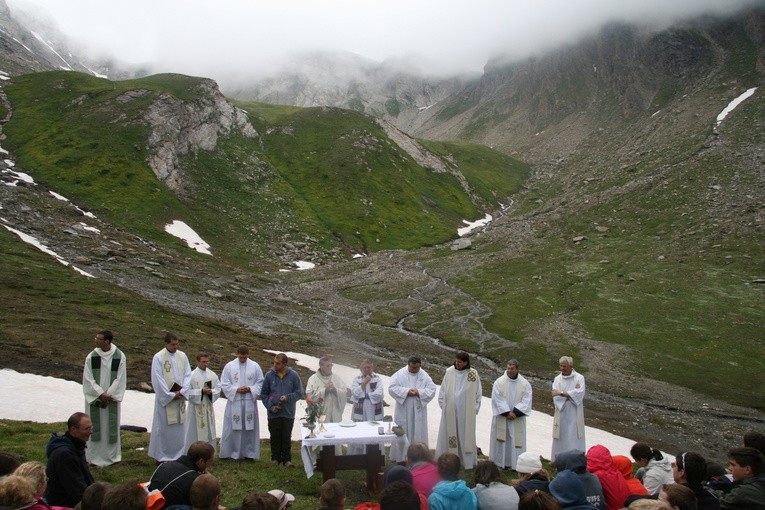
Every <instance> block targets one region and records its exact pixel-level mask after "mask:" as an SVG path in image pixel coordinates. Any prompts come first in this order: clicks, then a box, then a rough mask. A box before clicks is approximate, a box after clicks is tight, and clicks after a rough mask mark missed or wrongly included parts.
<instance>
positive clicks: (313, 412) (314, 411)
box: [304, 396, 324, 423]
mask: <svg viewBox="0 0 765 510" xmlns="http://www.w3.org/2000/svg"><path fill="white" fill-rule="evenodd" d="M305 403H306V404H307V405H306V407H305V418H304V420H305V422H306V423H316V422H318V421H319V416H322V415H323V414H324V399H323V398H317V399H316V400H314V399H312V398H311V397H310V396H308V397H306V398H305Z"/></svg>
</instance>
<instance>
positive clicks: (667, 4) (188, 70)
mask: <svg viewBox="0 0 765 510" xmlns="http://www.w3.org/2000/svg"><path fill="white" fill-rule="evenodd" d="M7 3H8V5H9V7H10V9H11V11H12V13H13V12H14V11H16V10H26V11H29V12H32V13H34V14H35V16H37V17H39V18H42V19H45V20H47V21H49V22H50V23H51V24H52V25H54V26H55V27H56V28H57V29H58V30H60V31H61V32H63V33H64V34H66V35H67V36H68V37H70V38H71V39H72V40H73V42H74V43H75V44H77V45H78V46H80V47H82V48H86V49H87V51H88V52H89V53H90V55H93V56H94V55H99V56H114V57H116V58H118V59H119V60H121V61H125V62H130V63H136V64H150V67H151V68H152V69H153V70H155V71H163V72H180V73H185V74H191V75H197V76H209V77H213V78H216V79H227V80H228V79H236V78H249V77H258V76H264V75H268V74H270V73H272V72H274V71H275V70H278V69H279V68H281V67H282V66H283V65H284V63H285V62H286V61H287V60H288V59H290V58H291V56H292V55H294V54H295V53H305V52H315V51H328V52H339V51H347V52H353V53H356V54H357V55H360V56H361V57H364V58H367V59H370V60H372V61H378V62H379V61H383V60H386V59H396V60H403V61H409V62H411V61H417V62H418V63H419V64H420V65H421V66H422V67H423V70H424V71H426V72H430V73H438V74H447V73H449V74H450V73H462V72H468V73H473V72H480V71H481V69H482V68H483V66H484V64H485V63H486V61H487V60H488V59H490V58H492V57H493V56H496V55H510V56H511V57H517V58H523V57H525V56H527V55H529V54H531V53H534V52H539V51H544V50H546V49H550V48H552V47H555V46H557V45H560V44H564V43H568V42H573V41H575V40H576V39H578V38H580V37H582V36H583V35H585V34H587V33H591V32H593V31H595V30H597V29H598V28H599V27H600V26H602V25H603V24H604V23H607V22H611V21H621V22H635V23H641V24H647V25H649V26H656V27H657V28H660V27H662V26H666V25H668V24H670V23H672V22H674V21H676V20H678V19H683V18H688V17H692V16H697V15H701V14H727V13H731V12H734V11H737V10H740V9H742V8H745V7H747V6H752V5H760V6H762V5H765V3H764V2H763V1H762V0H726V1H725V2H720V1H719V0H672V1H667V0H625V1H619V2H614V1H613V0H581V1H578V2H571V1H567V0H540V1H537V2H519V1H517V0H478V1H473V2H464V1H462V0H438V1H436V0H418V1H416V2H411V1H408V0H407V1H404V0H386V1H380V0H362V1H359V0H323V1H319V0H278V1H276V0H259V1H252V0H227V1H221V2H210V1H208V0H204V1H203V0H163V1H161V2H154V1H152V2H150V1H148V0H134V1H132V2H104V1H103V0H7Z"/></svg>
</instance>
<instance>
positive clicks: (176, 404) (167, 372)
mask: <svg viewBox="0 0 765 510" xmlns="http://www.w3.org/2000/svg"><path fill="white" fill-rule="evenodd" d="M175 352H178V351H175ZM175 363H176V365H177V366H178V373H179V374H180V376H181V382H183V376H184V374H185V373H186V362H185V361H184V360H183V358H182V357H181V356H175ZM162 370H163V375H164V377H165V384H167V388H168V389H170V388H172V387H173V385H174V384H175V376H174V374H173V363H172V362H171V361H170V353H169V352H168V351H167V348H165V349H162ZM165 414H166V415H167V424H168V425H175V424H176V423H185V422H186V401H185V400H183V399H178V400H172V401H170V403H169V404H167V405H166V406H165Z"/></svg>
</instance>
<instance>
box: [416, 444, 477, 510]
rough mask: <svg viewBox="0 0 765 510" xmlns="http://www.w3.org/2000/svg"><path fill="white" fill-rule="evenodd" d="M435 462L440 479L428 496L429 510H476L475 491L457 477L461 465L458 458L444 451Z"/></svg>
mask: <svg viewBox="0 0 765 510" xmlns="http://www.w3.org/2000/svg"><path fill="white" fill-rule="evenodd" d="M437 463H438V473H439V474H440V475H441V481H440V482H438V483H437V484H436V485H435V487H433V492H431V493H430V496H428V505H429V506H430V508H431V510H478V498H477V497H476V495H475V493H474V492H473V491H472V490H470V488H469V487H468V486H467V484H466V483H465V481H464V480H459V479H458V476H459V472H460V468H461V467H462V465H461V461H460V458H459V457H458V456H457V455H456V454H454V453H444V454H443V455H441V456H440V457H439V458H438V462H437Z"/></svg>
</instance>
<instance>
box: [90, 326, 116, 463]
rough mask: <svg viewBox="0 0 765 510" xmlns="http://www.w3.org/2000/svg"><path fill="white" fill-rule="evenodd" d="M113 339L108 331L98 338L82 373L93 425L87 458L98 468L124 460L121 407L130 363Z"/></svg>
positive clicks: (98, 335)
mask: <svg viewBox="0 0 765 510" xmlns="http://www.w3.org/2000/svg"><path fill="white" fill-rule="evenodd" d="M113 338H114V335H113V334H112V332H111V331H108V330H104V331H101V332H100V333H98V334H97V335H96V338H95V342H96V348H95V349H93V351H92V352H91V353H90V354H89V355H88V357H87V358H85V368H84V369H83V371H82V391H83V393H84V395H85V412H86V413H87V414H88V416H90V419H91V421H92V422H93V434H92V435H91V436H90V439H89V440H88V446H87V448H86V449H85V458H86V459H87V461H88V463H89V464H94V465H96V466H99V467H103V466H109V465H111V464H114V463H115V462H120V461H121V460H122V444H121V442H120V408H121V403H122V398H123V397H124V396H125V388H126V387H127V370H126V366H127V360H126V358H125V355H124V354H123V353H122V351H120V350H119V349H118V348H117V346H116V345H114V344H112V340H113Z"/></svg>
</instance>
